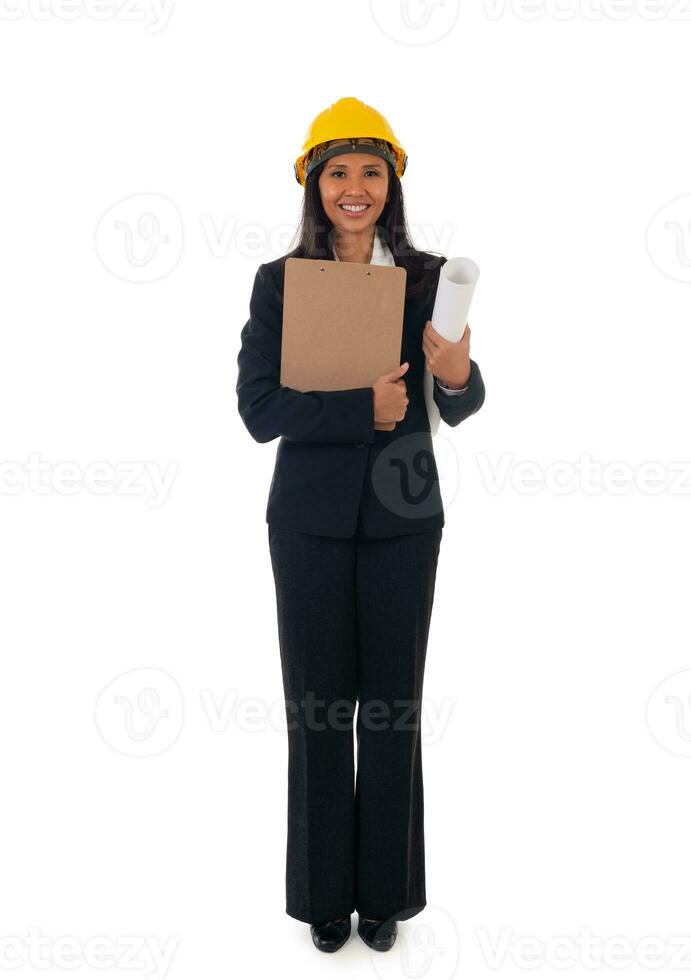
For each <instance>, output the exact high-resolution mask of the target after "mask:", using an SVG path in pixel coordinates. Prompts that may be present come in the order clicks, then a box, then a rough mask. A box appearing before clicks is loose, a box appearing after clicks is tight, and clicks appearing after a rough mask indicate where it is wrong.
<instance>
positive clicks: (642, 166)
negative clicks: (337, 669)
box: [0, 0, 691, 980]
mask: <svg viewBox="0 0 691 980" xmlns="http://www.w3.org/2000/svg"><path fill="white" fill-rule="evenodd" d="M686 6H687V7H688V9H685V7H684V5H683V4H681V3H679V2H676V3H675V4H674V5H672V3H671V2H669V3H660V4H653V0H650V2H649V3H648V5H647V6H646V5H645V3H644V2H643V0H639V2H637V3H634V0H631V2H624V0H618V2H617V3H613V2H612V3H610V4H609V5H607V4H604V6H603V5H602V4H600V3H596V0H560V2H559V4H557V3H556V2H552V3H544V4H543V3H541V2H539V0H535V2H533V3H530V4H528V2H527V0H526V3H525V6H521V5H520V4H519V3H518V2H516V3H515V4H514V5H513V6H512V5H511V4H510V3H507V4H506V5H504V6H502V5H501V4H499V3H498V2H497V4H496V5H492V4H491V3H490V2H489V0H487V2H486V3H484V4H483V3H475V2H473V3H471V2H468V3H465V4H464V5H463V6H462V8H460V7H459V6H458V4H456V3H454V0H444V2H442V3H439V4H436V5H435V4H432V3H431V2H430V3H429V5H428V6H426V5H424V4H423V3H422V2H420V0H409V2H407V0H402V2H401V3H398V2H397V0H389V2H387V3H383V2H378V0H375V2H373V3H372V4H371V5H369V4H368V3H367V2H364V0H355V2H354V3H351V4H349V5H347V6H346V5H343V4H330V3H318V2H316V0H310V2H304V0H303V2H300V3H298V4H289V3H280V2H277V0H271V2H267V3H257V4H230V3H221V2H216V3H213V2H211V0H196V2H193V0H168V2H167V3H166V4H165V7H164V8H163V9H162V10H161V9H157V7H156V6H155V5H153V4H151V3H148V2H147V0H131V3H130V5H129V6H123V5H122V4H121V3H120V0H111V2H110V3H109V2H108V0H99V2H98V3H96V0H92V2H91V3H89V2H88V0H70V2H69V3H68V2H67V0H64V3H63V4H62V5H60V3H59V2H58V0H53V4H52V7H51V6H50V5H49V0H42V2H41V4H40V5H39V3H38V0H33V2H31V0H0V10H1V16H0V73H1V74H0V79H1V81H2V92H3V97H2V103H1V108H0V113H1V116H0V131H1V133H2V142H3V153H2V183H1V194H2V202H1V203H2V207H1V211H0V249H1V252H0V263H1V268H2V294H1V295H2V300H1V302H2V356H1V358H0V426H1V428H2V443H1V445H0V462H1V463H2V493H1V495H0V504H1V506H2V522H3V523H2V550H1V554H2V581H1V595H2V606H3V627H2V635H3V663H2V682H1V684H0V737H1V739H2V749H3V752H2V755H3V775H2V785H3V794H2V795H3V803H2V811H1V812H2V816H1V817H0V819H1V821H2V838H1V840H0V867H1V868H2V879H3V885H2V890H1V893H0V894H1V898H0V901H1V906H0V937H1V941H2V946H1V947H0V949H1V953H2V957H3V962H2V965H3V966H4V967H7V968H9V966H11V965H14V967H15V968H14V969H13V971H12V975H14V976H17V977H20V976H22V977H23V976H27V977H29V976H34V975H36V976H45V975H47V972H48V971H47V970H46V969H42V968H41V964H48V966H49V972H50V973H52V974H53V975H55V976H63V975H67V974H68V973H69V974H70V975H71V976H80V977H81V976H85V977H86V976H92V975H93V976H96V975H98V976H102V977H111V976H112V977H120V976H128V977H131V976H137V977H138V976H142V977H145V976H146V977H156V978H160V977H162V976H164V975H165V976H167V977H170V978H171V980H193V978H194V980H197V978H201V977H204V978H206V980H215V978H221V977H227V976H231V975H243V976H251V977H254V976H259V975H266V976H278V975H282V976H285V975H288V976H291V977H292V976H295V977H297V976H298V975H299V976H300V977H312V976H314V977H316V976H322V975H323V971H324V969H325V967H326V966H327V964H328V968H329V969H330V970H334V971H337V972H339V973H340V972H341V971H343V970H345V969H348V968H349V967H352V968H356V969H359V970H361V971H363V975H370V974H372V973H374V974H381V975H385V974H386V975H392V976H394V975H395V976H400V975H410V976H418V977H419V976H424V977H431V978H434V980H437V978H444V980H446V978H448V977H451V976H452V975H454V973H455V972H458V971H460V972H461V973H462V974H463V975H466V976H469V975H472V976H484V975H501V976H523V975H527V974H528V972H529V973H530V975H532V976H547V975H550V976H552V975H557V974H559V973H566V974H568V975H569V976H573V977H576V976H578V977H580V976H586V975H587V976H589V977H592V976H593V975H595V976H610V975H614V974H620V973H621V972H622V971H621V966H622V965H624V966H628V969H626V970H625V973H626V976H627V977H633V976H636V977H638V976H648V975H651V974H652V973H654V974H655V976H656V977H660V976H668V975H669V976H675V975H679V968H680V967H681V966H682V965H685V967H686V968H687V969H688V966H689V964H690V963H691V938H689V937H690V936H691V926H690V925H689V917H688V911H689V906H688V881H689V873H690V871H691V861H690V858H689V847H688V811H689V804H690V803H691V758H690V755H691V702H690V701H689V692H690V691H691V684H690V683H689V674H685V673H682V672H683V671H686V670H688V669H689V668H690V667H691V650H690V649H689V640H688V613H687V606H686V603H687V597H688V587H689V583H688V578H689V575H688V554H689V545H690V543H691V542H690V540H689V539H690V532H689V520H688V514H689V494H690V492H691V462H690V460H691V455H690V450H689V441H688V431H689V411H690V409H691V405H690V401H691V396H690V393H689V384H688V365H689V355H690V354H691V322H690V315H689V303H690V300H691V223H690V219H691V172H690V169H689V162H690V160H689V155H690V150H691V141H690V139H689V127H688V92H689V90H690V78H691V62H690V61H689V57H688V52H689V44H690V41H691V22H690V21H691V3H687V4H686ZM348 95H353V96H356V97H358V98H360V99H363V100H364V101H366V102H367V103H369V104H370V105H373V106H375V107H376V108H378V109H379V110H380V111H381V112H383V113H384V115H385V116H386V117H387V119H388V120H389V122H390V123H391V125H392V127H393V128H394V131H395V133H396V135H397V136H398V138H399V139H400V141H401V142H402V144H403V145H404V147H405V148H406V150H407V151H408V153H409V157H410V163H409V168H408V171H407V173H406V175H405V177H404V179H403V184H404V191H405V197H406V204H407V211H408V218H409V222H410V225H411V228H412V231H413V237H414V240H415V243H416V244H417V246H418V247H420V248H426V249H430V250H432V251H438V252H442V253H443V254H445V255H447V256H448V257H451V256H453V255H468V256H471V257H472V258H473V259H475V261H477V262H478V264H479V265H480V268H481V277H480V282H479V285H478V288H477V291H476V295H475V300H474V303H473V309H472V311H471V318H470V323H471V328H472V355H473V357H474V358H475V359H476V360H477V361H478V363H479V364H480V367H481V369H482V372H483V375H484V378H485V383H486V387H487V399H486V402H485V405H484V407H483V408H482V409H481V411H480V412H479V413H478V414H477V415H475V416H473V417H471V418H470V419H468V420H467V421H466V422H464V423H462V424H461V425H460V426H459V427H457V428H455V429H449V428H448V427H446V426H445V425H444V424H443V423H442V425H441V429H440V435H439V437H438V439H437V441H436V442H435V446H436V447H439V449H440V459H443V460H444V464H443V467H442V468H443V470H444V480H445V493H446V526H445V529H444V536H443V541H442V550H441V556H440V562H439V570H438V578H437V592H436V599H435V609H434V614H433V622H432V628H431V633H430V639H429V647H428V653H427V669H426V675H425V742H424V752H423V756H424V772H425V819H426V845H427V892H428V903H429V904H428V907H427V908H426V909H425V910H424V911H423V912H422V913H421V914H420V915H419V916H417V917H416V918H414V919H412V920H409V921H408V922H405V923H401V924H400V926H399V930H400V932H399V938H398V941H397V944H396V946H395V947H394V950H393V951H392V952H391V953H390V954H389V956H388V957H382V956H380V955H379V954H373V953H370V951H369V950H368V949H367V947H365V946H364V945H363V944H362V942H361V941H360V940H359V938H358V937H357V935H356V934H355V925H356V921H357V919H356V917H354V918H353V937H352V938H351V940H350V942H349V944H348V945H347V946H346V947H345V949H344V950H342V951H341V952H340V954H339V955H338V956H337V957H334V958H332V959H331V960H329V961H327V963H325V962H324V960H323V957H321V955H320V954H319V953H318V952H317V951H316V950H315V949H314V947H313V946H312V943H311V939H310V936H309V930H308V926H307V925H306V924H304V923H299V922H297V921H296V920H294V919H291V918H290V917H288V916H287V915H285V912H284V899H285V895H284V873H285V817H286V786H287V782H286V779H287V775H286V766H287V738H286V733H285V730H284V728H283V727H282V715H281V711H280V709H281V703H282V701H281V699H282V687H281V677H280V663H279V653H278V641H277V629H276V622H275V597H274V592H273V579H272V575H271V567H270V562H269V553H268V542H267V537H266V525H265V523H264V514H265V505H266V496H267V493H268V486H269V480H270V476H271V471H272V468H273V460H274V454H275V449H276V445H277V443H271V444H268V445H259V444H257V443H255V442H254V441H253V440H252V438H251V437H250V435H249V433H248V432H247V430H246V429H245V428H244V426H243V424H242V422H241V420H240V417H239V415H238V414H237V402H236V395H235V381H236V373H237V364H236V357H237V352H238V349H239V335H240V330H241V328H242V326H243V325H244V323H245V321H246V319H247V316H248V302H249V295H250V290H251V285H252V282H253V279H254V274H255V272H256V269H257V267H258V266H259V264H260V263H262V262H265V261H270V260H271V259H273V258H275V257H277V256H278V255H281V254H284V253H285V252H286V251H287V250H288V249H289V247H290V241H291V233H292V231H293V230H294V229H295V226H296V223H297V220H298V216H299V208H300V202H301V194H302V189H301V188H300V187H299V185H298V184H297V183H296V181H295V179H294V176H293V171H292V164H293V160H294V159H295V157H296V156H297V155H298V152H299V151H300V148H301V146H302V142H303V139H304V135H305V131H306V129H307V126H308V124H309V122H310V121H311V119H312V118H313V117H314V116H315V115H316V114H317V113H318V112H319V111H321V110H322V109H323V108H326V107H327V106H328V105H330V104H331V103H332V102H334V101H336V100H337V99H338V98H341V97H343V96H348ZM121 202H124V203H121ZM669 202H673V203H672V204H670V205H669V206H668V207H666V206H667V205H668V204H669ZM111 209H114V210H111ZM147 214H148V215H152V216H153V219H154V224H153V225H152V224H151V222H150V220H149V219H148V218H147V217H146V215H147ZM97 464H105V467H106V469H102V470H101V471H100V473H98V474H97V476H98V478H99V480H100V484H99V485H100V492H97V489H98V488H97V486H96V484H95V483H94V480H95V475H94V469H93V468H94V467H95V466H96V465H97ZM557 464H560V466H561V469H560V470H559V472H558V473H557V474H556V478H557V479H561V480H562V481H564V480H567V481H568V482H567V483H566V491H564V490H563V489H560V486H559V485H558V484H557V483H555V470H554V467H555V466H556V465H557ZM586 464H588V465H590V467H591V474H592V473H594V475H591V477H588V476H587V474H586V473H585V469H584V468H585V467H586ZM615 464H620V465H619V468H618V469H616V468H613V467H615ZM647 464H656V467H657V468H656V470H655V469H651V468H650V467H648V468H647V469H646V466H647ZM145 466H146V467H148V468H149V469H148V472H149V473H152V472H153V473H157V474H158V475H159V479H167V480H169V481H170V482H169V483H168V484H167V489H166V490H164V491H161V490H160V489H159V490H158V491H157V490H156V489H155V487H154V485H153V484H146V483H144V482H142V480H143V477H142V472H143V467H145ZM107 467H111V473H110V475H109V473H108V469H107ZM456 468H457V469H456ZM125 470H128V471H129V472H130V473H131V477H130V478H128V479H129V486H128V481H127V480H125ZM145 472H146V471H145ZM655 472H657V477H656V478H655V479H652V478H651V474H652V476H654V474H655ZM166 474H167V476H166ZM132 477H134V478H135V479H134V483H132ZM457 477H458V478H460V486H459V489H458V492H456V493H455V494H454V493H450V492H449V491H450V490H451V489H452V487H453V483H454V481H455V480H456V478H457ZM494 478H496V480H495V479H494ZM149 670H150V671H152V673H149V672H147V671H149ZM123 675H125V676H124V677H123ZM118 678H119V680H118ZM110 685H113V686H110ZM661 685H662V686H661ZM102 692H103V693H102ZM147 692H148V693H147ZM138 697H139V700H138ZM151 698H153V700H151ZM156 699H158V700H156ZM32 929H33V930H34V932H35V936H38V937H39V939H35V941H34V945H33V946H32V942H31V940H30V933H31V930H32ZM588 931H590V933H591V934H592V942H593V945H592V950H591V955H592V957H593V959H592V960H588V959H587V955H586V952H585V950H584V947H583V946H582V945H581V947H580V948H579V946H578V943H579V942H581V943H582V941H583V940H584V938H585V937H586V934H587V933H588ZM66 936H71V937H73V946H72V947H70V949H72V953H71V954H70V955H67V954H66V953H65V943H64V937H66ZM527 936H528V937H532V940H531V942H532V943H533V945H532V946H531V947H530V949H528V947H527V946H526V940H525V937H527ZM128 937H139V940H138V942H139V944H140V946H141V945H142V944H147V943H148V944H149V945H148V947H147V946H145V947H144V949H143V950H141V951H140V952H139V953H138V954H137V957H138V958H137V963H138V967H139V968H138V969H136V970H133V968H132V965H130V966H129V968H128V966H127V964H126V957H125V954H126V952H127V949H128V948H129V946H128V943H131V941H132V940H131V938H130V939H129V940H128ZM646 937H654V938H655V940H656V942H657V947H655V946H650V947H648V948H643V947H641V945H640V943H641V941H642V940H644V939H645V938H646ZM100 940H102V941H103V944H104V945H103V946H101V947H99V948H100V957H101V958H100V961H99V960H98V958H97V956H96V954H94V952H93V947H90V946H88V944H89V943H90V942H92V943H93V942H94V941H100ZM617 941H619V945H616V943H617ZM560 943H561V945H560ZM108 944H110V959H109V954H108ZM166 944H168V946H167V950H168V953H167V955H169V956H170V957H171V959H170V962H169V963H168V965H167V970H166V968H162V967H160V965H158V964H156V963H155V962H154V961H153V960H152V959H151V956H150V954H149V955H148V956H145V950H146V949H147V948H148V949H151V947H152V946H158V947H166ZM485 944H486V945H485ZM656 949H657V951H656ZM37 950H38V951H37ZM492 950H494V952H492ZM68 953H69V950H68ZM529 954H530V955H529ZM559 956H561V957H562V958H563V957H567V959H566V962H567V964H570V965H569V967H568V969H560V965H559V964H560V960H559V959H558V957H559ZM493 957H496V958H493ZM569 957H570V959H569ZM646 957H647V959H646ZM99 962H100V964H101V968H100V969H99V968H97V966H98V963H99ZM69 963H71V964H74V966H73V967H72V968H68V965H67V964H69ZM137 963H135V964H134V965H137ZM591 964H594V965H595V969H592V968H588V967H589V965H591ZM497 967H498V969H497ZM279 971H280V972H279Z"/></svg>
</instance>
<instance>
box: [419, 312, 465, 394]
mask: <svg viewBox="0 0 691 980" xmlns="http://www.w3.org/2000/svg"><path fill="white" fill-rule="evenodd" d="M422 349H423V351H424V353H425V367H426V368H427V370H428V371H430V372H431V373H432V374H433V375H434V376H435V377H436V378H437V379H438V380H439V382H440V384H443V385H444V386H445V387H449V388H464V387H465V385H466V384H467V383H468V379H469V378H470V327H469V326H468V324H467V323H466V325H465V331H464V333H463V336H462V337H461V339H460V340H458V341H453V340H447V339H446V338H445V337H442V335H441V334H440V333H437V331H436V330H435V329H434V327H433V326H432V321H431V320H428V321H427V323H426V324H425V329H424V330H423V331H422Z"/></svg>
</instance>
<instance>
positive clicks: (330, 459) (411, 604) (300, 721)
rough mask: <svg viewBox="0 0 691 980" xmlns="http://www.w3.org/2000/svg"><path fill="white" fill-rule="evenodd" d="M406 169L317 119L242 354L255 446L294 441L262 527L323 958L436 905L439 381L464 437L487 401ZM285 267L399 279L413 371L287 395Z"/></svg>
mask: <svg viewBox="0 0 691 980" xmlns="http://www.w3.org/2000/svg"><path fill="white" fill-rule="evenodd" d="M406 163H407V157H406V154H405V152H404V150H403V149H402V147H401V146H400V144H399V143H398V141H397V139H396V137H395V136H394V134H393V132H392V130H391V127H390V126H389V124H388V123H387V121H386V120H385V119H384V117H383V116H382V115H381V114H380V113H379V112H377V111H376V110H375V109H373V108H371V107H370V106H367V105H365V104H364V103H362V102H360V101H359V100H358V99H353V98H346V99H340V100H339V101H338V102H336V103H334V104H333V105H332V106H330V107H329V108H328V109H326V110H325V111H324V112H322V113H320V114H319V115H318V116H317V118H316V119H315V120H314V122H313V123H312V125H311V127H310V129H309V130H308V134H307V139H306V141H305V145H304V147H303V151H302V153H301V155H300V156H299V157H298V159H297V161H296V162H295V165H294V169H295V175H296V178H297V180H298V181H299V183H300V184H301V185H302V186H303V187H304V189H305V193H304V199H303V212H302V221H301V226H300V230H299V243H298V245H297V247H296V248H295V249H294V250H293V251H292V252H290V253H288V255H285V256H283V257H281V258H279V259H276V260H274V261H272V262H267V263H265V264H263V265H261V266H260V267H259V269H258V270H257V274H256V277H255V281H254V286H253V290H252V296H251V299H250V317H249V320H248V321H247V323H246V324H245V326H244V328H243V330H242V334H241V350H240V352H239V354H238V368H239V373H238V381H237V396H238V410H239V412H240V415H241V417H242V419H243V422H244V423H245V425H246V427H247V429H248V430H249V432H250V433H251V435H252V436H253V437H254V439H256V440H257V441H258V442H268V441H270V440H272V439H276V438H278V437H280V442H279V444H278V449H277V453H276V463H275V468H274V474H273V479H272V481H271V487H270V490H269V499H268V504H267V510H266V521H267V524H268V529H267V530H268V540H269V549H270V555H271V562H272V569H273V575H274V581H275V586H276V602H277V617H278V636H279V646H280V654H281V669H282V676H283V686H284V693H285V701H286V711H287V718H288V746H289V762H288V840H287V860H286V899H287V900H286V912H287V913H288V915H290V916H293V917H294V918H296V919H299V920H301V921H304V922H309V923H310V926H311V933H312V937H313V940H314V944H315V946H316V947H317V948H318V949H320V950H322V951H324V952H333V951H335V950H337V949H340V948H341V947H342V945H343V944H344V942H345V941H346V940H347V938H348V937H349V935H350V928H351V922H350V913H351V912H352V911H353V910H354V909H356V908H357V910H358V933H359V934H360V936H361V937H362V939H363V940H364V941H365V942H366V943H367V944H368V945H369V946H370V947H372V948H373V949H378V950H387V949H390V948H391V947H392V946H393V943H394V941H395V938H396V935H397V926H396V922H397V921H398V920H403V919H407V918H410V917H411V916H413V915H416V914H417V913H418V912H419V911H421V909H422V908H424V906H425V904H426V894H425V868H424V832H423V786H422V759H421V740H420V715H421V711H420V705H421V697H422V682H423V672H424V663H425V654H426V647H427V637H428V632H429V625H430V617H431V611H432V603H433V597H434V585H435V576H436V569H437V560H438V556H439V549H440V543H441V536H442V528H443V526H444V512H443V506H442V500H441V495H440V492H439V480H438V474H437V470H436V467H435V463H434V453H433V449H432V437H431V433H430V421H429V417H428V413H427V408H426V405H425V398H424V392H423V384H422V380H423V373H424V369H425V367H427V368H428V369H429V370H430V371H431V372H432V374H433V375H434V376H435V381H434V402H435V404H436V406H437V408H438V410H439V412H440V413H441V417H442V419H444V421H446V422H447V423H448V424H449V425H451V426H455V425H458V424H459V423H460V422H461V421H463V420H464V419H466V418H467V417H468V416H469V415H472V414H473V413H474V412H476V411H477V410H478V409H479V408H480V406H481V405H482V403H483V401H484V397H485V389H484V384H483V380H482V376H481V374H480V369H479V367H478V365H477V364H476V362H475V361H473V360H471V358H470V355H469V343H470V328H469V327H467V326H466V330H465V333H464V336H463V338H462V339H461V340H460V341H459V342H458V343H451V342H449V341H447V340H445V339H444V338H443V337H441V336H440V335H439V334H438V333H436V331H434V329H433V328H432V325H431V322H430V321H429V317H430V316H431V313H432V308H433V304H434V297H435V291H436V286H437V282H438V279H439V270H440V268H441V266H442V265H443V263H444V262H445V261H446V258H445V257H443V256H442V257H438V256H435V255H433V254H431V253H429V252H421V251H418V250H417V249H415V248H414V247H413V246H412V244H411V242H410V238H409V234H408V231H407V227H406V219H405V212H404V204H403V193H402V189H401V177H402V176H403V172H404V171H405V168H406ZM290 256H294V257H297V258H313V259H332V260H334V261H341V262H364V263H370V262H374V263H382V264H390V265H399V266H402V267H404V268H405V269H406V271H407V280H406V298H405V310H404V323H403V340H402V346H401V359H400V364H399V365H398V366H392V370H391V371H389V372H387V373H386V374H384V375H382V376H381V377H379V378H376V379H373V381H372V385H371V386H368V387H362V388H355V389H348V390H341V391H309V392H299V391H297V390H294V389H291V388H288V387H282V386H281V385H280V382H279V377H280V355H281V327H282V310H283V296H282V294H283V282H284V273H285V260H286V258H288V257H290ZM440 379H441V380H440ZM381 422H394V423H395V426H394V428H393V429H392V430H391V431H387V430H385V429H381V428H376V429H375V423H381ZM356 702H357V703H358V715H357V727H356V736H357V779H356V783H355V789H354V790H353V780H354V776H355V760H354V750H353V721H354V715H355V704H356Z"/></svg>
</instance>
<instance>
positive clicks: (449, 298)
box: [423, 258, 480, 435]
mask: <svg viewBox="0 0 691 980" xmlns="http://www.w3.org/2000/svg"><path fill="white" fill-rule="evenodd" d="M479 275H480V270H479V268H478V267H477V265H476V264H475V262H473V260H472V259H465V258H462V259H448V261H446V262H445V263H444V265H443V266H442V267H441V271H440V273H439V283H438V284H437V294H436V296H435V299H434V308H433V310H432V317H431V320H432V326H433V327H434V329H435V330H436V331H437V333H440V334H441V335H442V337H444V338H445V339H446V340H451V341H453V342H454V343H456V342H457V341H459V340H460V339H461V337H462V336H463V333H464V331H465V325H466V323H467V322H468V313H469V312H470V304H471V302H472V299H473V293H474V292H475V284H476V283H477V280H478V276H479ZM443 380H445V379H444V378H442V381H443ZM423 387H424V392H425V404H426V406H427V415H428V416H429V422H430V429H431V431H432V435H436V433H437V431H438V429H439V419H440V415H439V409H438V408H437V404H436V402H435V401H434V394H433V391H434V376H433V375H432V374H431V372H430V371H428V370H427V368H425V374H424V377H423ZM458 397H459V398H462V397H463V396H462V395H459V396H458Z"/></svg>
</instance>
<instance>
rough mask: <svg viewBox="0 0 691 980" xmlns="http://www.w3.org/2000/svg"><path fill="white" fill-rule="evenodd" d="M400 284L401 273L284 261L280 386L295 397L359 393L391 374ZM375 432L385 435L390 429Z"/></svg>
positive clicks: (401, 303)
mask: <svg viewBox="0 0 691 980" xmlns="http://www.w3.org/2000/svg"><path fill="white" fill-rule="evenodd" d="M406 280H407V272H406V270H405V269H404V268H403V267H402V266H386V265H378V264H375V265H372V264H371V263H364V262H336V261H335V260H334V259H298V258H290V259H286V261H285V278H284V286H283V328H282V337H281V384H282V385H284V386H286V387H289V388H295V389H296V390H297V391H337V390H340V389H345V388H365V387H368V386H370V385H373V384H374V382H375V381H376V380H377V378H379V377H381V375H382V374H385V373H386V372H387V371H393V370H394V369H395V368H397V367H398V366H399V365H400V363H401V352H402V348H403V315H404V307H405V290H406ZM374 427H375V429H384V430H386V431H389V432H390V431H391V430H392V429H394V428H395V427H396V423H395V422H379V423H375V426H374Z"/></svg>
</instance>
